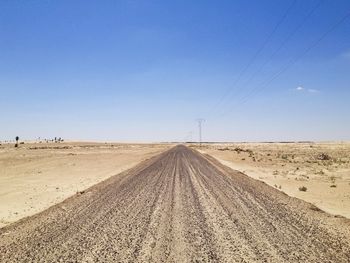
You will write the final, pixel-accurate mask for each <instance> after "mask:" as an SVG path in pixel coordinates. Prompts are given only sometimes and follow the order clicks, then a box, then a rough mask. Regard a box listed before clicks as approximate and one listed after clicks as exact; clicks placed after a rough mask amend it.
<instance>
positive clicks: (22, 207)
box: [0, 143, 169, 227]
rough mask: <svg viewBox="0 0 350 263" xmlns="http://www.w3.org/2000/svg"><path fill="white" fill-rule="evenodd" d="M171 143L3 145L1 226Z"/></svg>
mask: <svg viewBox="0 0 350 263" xmlns="http://www.w3.org/2000/svg"><path fill="white" fill-rule="evenodd" d="M168 147H169V145H156V144H154V145H146V144H144V145H142V144H135V145H130V144H99V143H57V144H56V143H48V144H47V143H41V144H39V143H36V144H34V143H33V144H21V145H20V147H19V148H17V149H15V148H14V147H13V144H11V145H8V144H2V145H0V227H2V226H5V225H7V224H9V223H12V222H14V221H16V220H18V219H20V218H23V217H26V216H30V215H33V214H35V213H37V212H40V211H42V210H44V209H46V208H48V207H50V206H52V205H54V204H56V203H59V202H61V201H63V200H64V199H66V198H67V197H69V196H71V195H74V194H75V193H76V192H78V191H82V190H84V189H86V188H88V187H90V186H92V185H94V184H96V183H98V182H101V181H102V180H105V179H107V178H109V177H110V176H113V175H116V174H118V173H120V172H122V171H125V170H126V169H129V168H131V167H133V166H135V165H136V164H138V163H139V162H141V161H143V160H145V159H148V158H150V157H152V156H154V155H156V154H158V153H160V152H162V151H164V150H165V149H167V148H168Z"/></svg>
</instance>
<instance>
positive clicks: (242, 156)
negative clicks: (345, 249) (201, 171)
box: [192, 142, 350, 218]
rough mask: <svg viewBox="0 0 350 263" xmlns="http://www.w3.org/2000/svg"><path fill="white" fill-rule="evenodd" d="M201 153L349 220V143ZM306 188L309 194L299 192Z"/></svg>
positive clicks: (214, 147)
mask: <svg viewBox="0 0 350 263" xmlns="http://www.w3.org/2000/svg"><path fill="white" fill-rule="evenodd" d="M192 146H193V147H194V148H196V149H199V148H198V147H196V146H194V145H192ZM200 151H201V152H202V153H208V154H210V155H211V156H213V157H215V158H216V159H217V160H219V161H220V162H221V163H223V164H225V165H227V166H229V167H231V168H233V169H235V170H239V171H241V172H243V173H245V174H247V175H249V176H251V177H252V178H255V179H258V180H261V181H263V182H265V183H267V184H269V185H271V186H273V187H275V188H276V189H278V190H280V191H283V192H285V193H286V194H288V195H290V196H293V197H297V198H300V199H302V200H305V201H307V202H310V203H312V204H314V205H316V206H317V207H319V208H321V209H322V210H324V211H327V212H329V213H331V214H334V215H342V216H345V217H348V218H350V143H349V142H343V143H235V144H204V145H203V146H202V148H200ZM328 159H329V160H328ZM303 186H304V187H306V189H304V190H306V191H301V190H300V189H299V188H301V187H303Z"/></svg>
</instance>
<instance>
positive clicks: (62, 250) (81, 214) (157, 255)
mask: <svg viewBox="0 0 350 263" xmlns="http://www.w3.org/2000/svg"><path fill="white" fill-rule="evenodd" d="M349 221H350V220H348V219H346V218H339V217H335V216H332V215H330V214H327V213H324V212H322V211H320V210H319V209H317V208H316V207H315V206H313V205H312V204H310V203H307V202H304V201H302V200H300V199H297V198H293V197H289V196H288V195H286V194H284V193H282V192H280V191H278V190H277V189H275V188H274V187H271V186H269V185H267V184H265V183H263V182H260V181H257V180H254V179H252V178H250V177H248V176H246V175H244V174H242V173H240V172H238V171H234V170H232V169H230V168H229V167H227V166H224V165H222V164H221V163H220V162H218V161H217V160H215V159H214V158H213V157H211V156H209V155H202V154H200V153H199V152H198V151H194V150H193V149H190V148H188V147H185V146H183V145H179V146H176V147H173V148H172V149H170V150H168V151H165V152H164V153H161V154H160V155H157V156H155V157H153V158H151V159H149V160H146V161H144V162H142V163H140V164H139V165H137V166H136V167H134V168H132V169H130V170H128V171H125V172H123V173H122V174H119V175H116V176H112V177H111V178H109V179H108V180H105V181H103V182H101V183H99V184H97V185H95V186H93V187H91V188H89V189H87V190H86V191H85V192H84V193H81V194H76V195H74V196H72V197H71V198H69V199H67V200H65V201H64V202H62V203H59V204H57V205H55V206H53V207H51V208H49V209H47V210H45V211H44V212H42V213H39V214H37V215H35V216H32V217H28V218H25V219H23V220H20V221H19V222H16V223H14V224H11V225H9V226H7V227H4V228H1V229H0V261H1V262H4V263H5V262H9V263H15V262H140V263H141V262H276V263H281V262H300V263H304V262H315V263H319V262H339V263H340V262H344V263H348V262H349V260H350V224H349Z"/></svg>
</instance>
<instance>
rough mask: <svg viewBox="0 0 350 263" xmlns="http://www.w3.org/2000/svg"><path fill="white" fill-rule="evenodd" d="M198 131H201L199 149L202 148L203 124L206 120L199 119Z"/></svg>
mask: <svg viewBox="0 0 350 263" xmlns="http://www.w3.org/2000/svg"><path fill="white" fill-rule="evenodd" d="M196 121H197V122H198V129H199V147H201V146H202V122H205V119H197V120H196Z"/></svg>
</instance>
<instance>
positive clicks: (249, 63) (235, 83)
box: [211, 0, 297, 111]
mask: <svg viewBox="0 0 350 263" xmlns="http://www.w3.org/2000/svg"><path fill="white" fill-rule="evenodd" d="M296 2H297V1H296V0H294V1H293V2H292V4H291V5H290V6H289V7H288V8H287V10H286V12H285V13H284V14H283V16H282V17H281V19H280V20H279V21H278V22H277V24H276V25H275V26H274V28H273V30H272V31H271V32H270V34H269V35H268V36H267V38H266V39H265V41H264V42H263V44H262V45H261V46H260V47H259V49H258V50H257V51H256V52H255V54H254V55H253V57H252V58H251V59H250V60H249V62H248V63H247V64H246V66H245V67H244V68H243V69H242V70H241V72H240V73H239V75H238V77H237V78H236V80H235V82H234V84H233V85H232V87H236V85H237V83H238V82H239V81H240V80H241V78H242V77H243V75H244V74H245V72H246V71H247V70H248V69H249V67H250V66H251V65H252V64H253V63H254V62H255V60H256V59H257V57H258V56H259V55H260V53H261V52H262V51H263V50H264V48H265V46H266V45H267V43H268V42H269V41H270V40H271V38H272V37H273V35H274V34H275V33H276V32H277V29H278V28H279V27H280V25H281V24H282V23H283V22H284V20H285V19H286V17H287V16H288V14H289V12H290V11H291V10H292V8H293V7H294V5H295V3H296ZM232 87H230V88H228V89H227V90H226V91H225V92H224V94H223V96H222V97H221V98H220V100H219V101H218V103H216V104H215V105H214V106H213V107H212V109H211V111H215V110H216V108H217V107H218V106H219V105H220V104H221V103H222V102H223V101H224V100H225V99H226V98H227V96H228V95H229V94H230V93H231V92H232Z"/></svg>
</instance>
